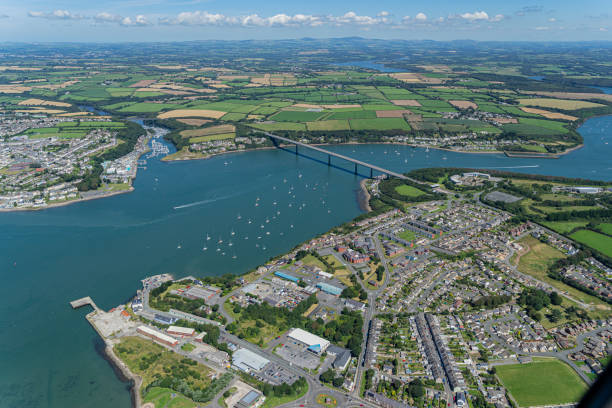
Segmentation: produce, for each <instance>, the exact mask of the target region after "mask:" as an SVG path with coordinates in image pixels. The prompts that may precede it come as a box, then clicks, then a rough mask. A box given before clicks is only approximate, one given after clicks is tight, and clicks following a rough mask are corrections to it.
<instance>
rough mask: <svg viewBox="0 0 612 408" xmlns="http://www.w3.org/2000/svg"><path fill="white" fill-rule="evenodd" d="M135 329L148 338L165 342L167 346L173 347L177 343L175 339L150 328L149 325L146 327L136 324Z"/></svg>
mask: <svg viewBox="0 0 612 408" xmlns="http://www.w3.org/2000/svg"><path fill="white" fill-rule="evenodd" d="M136 331H137V332H138V333H140V334H142V335H143V336H147V337H148V338H150V339H153V340H155V341H156V342H158V343H162V344H165V345H167V346H171V347H174V346H176V345H177V344H178V340H177V339H175V338H173V337H170V336H168V335H166V334H164V333H162V332H159V331H157V330H154V329H151V328H150V327H147V326H138V328H137V329H136Z"/></svg>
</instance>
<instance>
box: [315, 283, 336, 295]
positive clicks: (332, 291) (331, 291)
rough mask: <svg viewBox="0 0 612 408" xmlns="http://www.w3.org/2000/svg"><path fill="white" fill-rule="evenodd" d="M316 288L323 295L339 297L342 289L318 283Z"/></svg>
mask: <svg viewBox="0 0 612 408" xmlns="http://www.w3.org/2000/svg"><path fill="white" fill-rule="evenodd" d="M316 286H317V288H319V289H321V290H322V291H323V292H325V293H329V294H330V295H334V296H340V294H341V293H342V288H339V287H337V286H334V285H330V284H329V283H325V282H319V283H317V285H316Z"/></svg>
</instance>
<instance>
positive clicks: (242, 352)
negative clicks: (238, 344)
mask: <svg viewBox="0 0 612 408" xmlns="http://www.w3.org/2000/svg"><path fill="white" fill-rule="evenodd" d="M269 362H270V360H268V359H267V358H265V357H263V356H260V355H259V354H257V353H253V352H252V351H251V350H249V349H245V348H241V349H238V350H236V351H235V352H234V353H233V354H232V366H234V367H235V368H237V369H238V370H240V371H244V372H245V373H250V372H251V371H261V370H262V369H263V368H264V367H265V366H266V365H267V364H268V363H269Z"/></svg>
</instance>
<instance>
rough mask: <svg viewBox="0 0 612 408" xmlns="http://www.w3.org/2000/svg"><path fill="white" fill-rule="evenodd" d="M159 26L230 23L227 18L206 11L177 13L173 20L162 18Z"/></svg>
mask: <svg viewBox="0 0 612 408" xmlns="http://www.w3.org/2000/svg"><path fill="white" fill-rule="evenodd" d="M159 22H160V23H161V24H181V25H220V24H226V23H228V22H230V20H229V19H228V17H226V16H224V15H223V14H218V13H209V12H207V11H184V12H182V13H179V14H178V16H176V18H174V19H169V18H162V19H160V21H159Z"/></svg>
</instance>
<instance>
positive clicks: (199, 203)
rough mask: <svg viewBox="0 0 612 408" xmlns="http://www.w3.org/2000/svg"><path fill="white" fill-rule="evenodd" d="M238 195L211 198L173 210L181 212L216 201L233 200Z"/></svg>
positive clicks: (178, 206)
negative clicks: (181, 210)
mask: <svg viewBox="0 0 612 408" xmlns="http://www.w3.org/2000/svg"><path fill="white" fill-rule="evenodd" d="M236 195H238V194H233V195H228V196H224V197H217V198H210V199H208V200H202V201H195V202H193V203H189V204H182V205H177V206H175V207H172V209H174V210H180V209H183V208H189V207H195V206H198V205H204V204H209V203H214V202H215V201H219V200H225V199H228V198H232V197H234V196H236Z"/></svg>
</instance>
